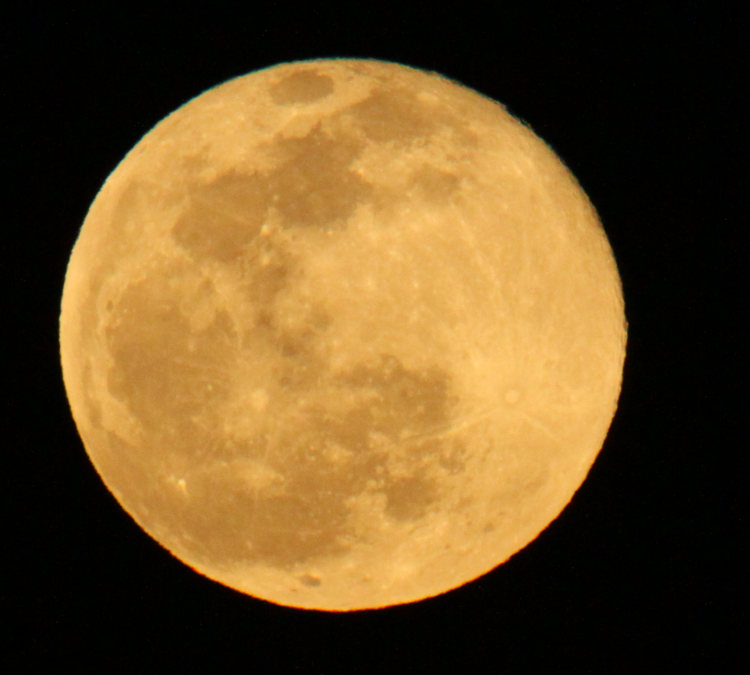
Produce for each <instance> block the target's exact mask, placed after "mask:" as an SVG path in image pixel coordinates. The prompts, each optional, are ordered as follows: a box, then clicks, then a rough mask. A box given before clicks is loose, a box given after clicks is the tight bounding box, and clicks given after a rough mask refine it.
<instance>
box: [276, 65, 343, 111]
mask: <svg viewBox="0 0 750 675" xmlns="http://www.w3.org/2000/svg"><path fill="white" fill-rule="evenodd" d="M270 92H271V98H272V99H273V102H274V103H277V104H279V105H286V104H289V103H312V102H313V101H318V100H319V99H321V98H325V97H326V96H328V95H329V94H332V93H333V80H332V79H331V78H330V77H328V75H323V74H322V73H318V72H316V71H315V70H303V71H300V72H296V73H292V74H291V75H287V76H286V77H285V78H284V79H282V80H280V81H279V82H276V83H275V84H273V85H271V87H270Z"/></svg>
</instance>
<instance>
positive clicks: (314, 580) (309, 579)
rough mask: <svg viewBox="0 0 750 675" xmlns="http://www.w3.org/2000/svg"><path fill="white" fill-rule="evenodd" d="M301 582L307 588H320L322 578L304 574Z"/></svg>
mask: <svg viewBox="0 0 750 675" xmlns="http://www.w3.org/2000/svg"><path fill="white" fill-rule="evenodd" d="M299 580H300V581H301V582H302V583H303V584H304V585H305V586H320V584H321V580H320V577H318V576H315V575H314V574H303V575H302V576H301V577H300V578H299Z"/></svg>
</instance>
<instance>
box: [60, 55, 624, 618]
mask: <svg viewBox="0 0 750 675" xmlns="http://www.w3.org/2000/svg"><path fill="white" fill-rule="evenodd" d="M625 341H626V328H625V318H624V310H623V300H622V293H621V287H620V280H619V277H618V273H617V268H616V265H615V261H614V259H613V256H612V252H611V250H610V247H609V244H608V242H607V238H606V236H605V234H604V232H603V230H602V228H601V226H600V224H599V221H598V219H597V216H596V213H595V211H594V209H593V208H592V206H591V204H590V203H589V201H588V199H587V198H586V196H585V194H584V193H583V192H582V190H581V188H580V187H579V186H578V184H577V183H576V181H575V179H574V178H573V176H572V175H571V174H570V173H569V171H568V170H567V169H566V168H565V166H563V164H562V163H561V162H560V160H559V159H558V158H557V157H556V156H555V154H554V153H553V152H552V151H551V150H550V148H549V147H548V146H547V145H545V143H544V142H543V141H541V140H540V139H539V138H538V137H537V136H535V135H534V134H533V133H532V132H531V131H530V130H529V129H528V128H527V127H526V126H524V125H523V124H521V123H520V122H518V121H517V120H516V119H514V118H513V117H511V116H510V115H509V114H508V113H507V112H506V111H505V109H504V108H503V107H502V106H500V105H499V104H498V103H496V102H494V101H491V100H489V99H487V98H485V97H483V96H481V95H480V94H478V93H476V92H475V91H472V90H470V89H467V88H465V87H462V86H460V85H458V84H456V83H455V82H452V81H449V80H447V79H445V78H443V77H441V76H439V75H436V74H434V73H427V72H422V71H419V70H415V69H412V68H407V67H405V66H400V65H396V64H393V63H385V62H379V61H367V60H335V59H334V60H320V61H307V62H299V63H288V64H282V65H279V66H275V67H273V68H268V69H266V70H262V71H259V72H255V73H252V74H250V75H247V76H245V77H240V78H237V79H235V80H231V81H229V82H226V83H224V84H222V85H220V86H218V87H216V88H214V89H211V90H210V91H207V92H205V93H204V94H202V95H201V96H199V97H197V98H195V99H193V100H192V101H190V102H189V103H187V104H185V105H184V106H182V107H181V108H180V109H179V110H177V111H176V112H174V113H173V114H171V115H170V116H169V117H167V118H166V119H164V120H163V121H161V122H160V123H159V124H157V125H156V127H154V129H153V130H152V131H150V132H149V133H148V134H146V136H144V138H143V139H142V140H141V141H140V142H139V143H138V144H137V145H136V146H135V147H134V148H133V150H132V151H131V152H130V153H129V154H128V155H127V156H126V157H125V159H124V160H123V161H122V162H121V163H120V165H119V166H118V167H117V169H116V170H115V171H114V172H113V173H112V175H111V176H110V177H109V178H108V179H107V181H106V183H105V184H104V186H103V187H102V189H101V191H100V193H99V195H98V196H97V198H96V200H95V201H94V203H93V205H92V206H91V209H90V211H89V213H88V216H87V218H86V221H85V223H84V225H83V228H82V229H81V233H80V236H79V238H78V241H77V242H76V245H75V248H74V249H73V253H72V256H71V259H70V264H69V267H68V271H67V276H66V279H65V289H64V293H63V299H62V314H61V317H60V343H61V354H62V365H63V374H64V379H65V386H66V388H67V392H68V397H69V400H70V404H71V408H72V411H73V416H74V418H75V420H76V423H77V426H78V429H79V431H80V434H81V437H82V439H83V442H84V444H85V446H86V450H87V452H88V454H89V456H90V457H91V460H92V461H93V463H94V465H95V466H96V469H97V471H98V472H99V474H100V475H101V477H102V479H103V480H104V482H105V483H106V484H107V486H108V488H109V489H110V490H111V491H112V493H113V494H114V495H115V497H116V498H117V500H118V501H119V502H120V504H121V505H122V506H123V507H124V508H125V510H126V511H127V512H128V513H129V514H130V515H131V516H132V517H133V518H134V519H135V520H136V521H137V522H138V523H139V524H140V525H141V527H143V529H144V530H146V532H148V533H149V534H150V535H151V536H152V537H154V538H155V539H156V540H157V541H159V542H160V543H161V544H162V545H164V546H165V547H166V548H167V549H169V550H170V551H171V552H172V553H173V554H174V555H175V556H177V557H178V558H179V559H181V560H182V561H184V562H185V563H187V564H188V565H190V566H191V567H193V568H195V569H196V570H198V571H199V572H201V573H203V574H205V575H207V576H208V577H210V578H212V579H215V580H217V581H220V582H222V583H224V584H226V585H228V586H231V587H233V588H235V589H238V590H240V591H243V592H245V593H249V594H251V595H253V596H256V597H259V598H263V599H266V600H270V601H272V602H276V603H281V604H285V605H294V606H298V607H307V608H318V609H330V610H348V609H359V608H368V607H381V606H385V605H391V604H396V603H404V602H410V601H414V600H418V599H421V598H425V597H428V596H432V595H436V594H438V593H442V592H444V591H447V590H449V589H451V588H455V587H456V586H459V585H461V584H463V583H465V582H467V581H469V580H471V579H474V578H476V577H477V576H479V575H481V574H483V573H485V572H487V571H488V570H490V569H492V568H493V567H495V566H496V565H498V564H499V563H501V562H503V561H504V560H506V559H507V558H508V557H509V556H511V555H512V554H513V553H515V552H516V551H518V550H519V549H521V548H522V547H523V546H525V545H526V544H528V543H529V542H530V541H532V540H533V539H534V538H535V537H536V536H537V535H538V534H539V532H540V531H541V530H543V529H544V528H545V527H546V526H547V525H548V524H549V523H550V522H551V521H552V520H553V519H554V518H555V517H556V516H557V515H558V514H559V513H560V511H561V510H562V509H563V508H564V507H565V505H566V504H567V503H568V502H569V501H570V499H571V497H572V495H573V493H574V492H575V491H576V489H577V488H578V486H579V485H580V484H581V482H582V481H583V480H584V478H585V476H586V473H587V472H588V470H589V468H590V467H591V464H592V463H593V461H594V459H595V457H596V455H597V452H598V451H599V449H600V447H601V445H602V442H603V439H604V437H605V435H606V433H607V429H608V427H609V424H610V421H611V419H612V415H613V413H614V411H615V408H616V403H617V398H618V394H619V389H620V379H621V373H622V365H623V359H624V354H625Z"/></svg>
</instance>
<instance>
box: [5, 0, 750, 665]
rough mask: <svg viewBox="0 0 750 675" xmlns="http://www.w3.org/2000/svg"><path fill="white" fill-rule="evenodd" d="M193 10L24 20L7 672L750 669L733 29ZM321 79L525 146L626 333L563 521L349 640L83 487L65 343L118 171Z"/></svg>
mask: <svg viewBox="0 0 750 675" xmlns="http://www.w3.org/2000/svg"><path fill="white" fill-rule="evenodd" d="M15 4H16V5H17V6H19V7H20V6H21V3H15ZM60 4H61V5H62V4H63V3H60ZM102 4H105V3H102ZM106 4H109V3H106ZM188 4H189V3H179V4H178V3H174V4H173V5H172V6H171V7H169V8H167V7H165V6H160V7H159V8H154V7H151V8H148V9H138V8H137V7H135V6H134V5H131V4H130V3H112V5H114V6H108V7H106V9H100V10H83V9H75V8H73V9H71V8H68V7H61V8H60V9H57V10H50V9H49V8H48V7H46V6H45V5H43V4H41V3H33V2H31V3H23V7H24V9H17V10H14V11H15V13H13V12H11V13H10V14H6V15H5V16H4V17H3V23H2V25H3V27H2V29H1V30H2V52H3V63H4V64H5V66H4V70H5V72H4V73H3V88H2V104H3V110H4V112H5V113H6V114H10V117H11V121H10V123H6V125H5V127H4V141H3V148H4V150H3V153H2V159H1V161H2V165H3V168H4V171H3V173H4V175H5V177H6V179H5V181H4V183H5V185H6V186H9V187H10V188H11V189H10V193H9V195H8V196H7V197H6V198H5V199H4V200H3V201H4V208H5V210H6V211H5V212H6V220H5V223H4V227H3V230H4V232H5V233H7V232H9V233H10V236H3V237H2V239H1V240H2V246H3V249H4V250H3V254H2V257H1V258H0V259H1V260H2V272H3V276H5V277H7V278H6V280H5V284H4V288H5V289H6V292H5V293H4V297H3V307H4V311H3V316H4V319H7V321H5V320H4V321H3V333H4V334H5V337H6V338H9V339H10V340H11V342H12V343H13V344H14V347H13V348H10V349H7V350H5V359H4V361H5V365H6V366H7V367H8V372H9V375H8V377H7V378H6V398H5V399H4V401H5V405H4V409H5V411H6V413H7V414H8V420H7V422H6V429H8V430H9V432H8V433H6V435H5V438H6V443H3V445H4V453H3V454H4V457H5V458H6V461H7V460H9V461H8V463H6V464H5V465H4V471H3V477H2V481H3V490H2V493H3V496H4V498H5V500H7V503H6V506H5V508H4V513H3V524H4V526H5V529H6V535H5V536H4V537H3V539H2V541H3V544H4V547H3V548H4V555H3V556H2V557H3V558H4V559H6V560H7V561H8V562H9V563H10V564H11V569H10V572H8V573H6V574H4V575H3V580H4V590H3V597H2V598H0V602H2V607H3V610H4V614H5V615H6V617H8V618H10V619H11V624H12V628H11V630H10V632H8V631H7V628H6V632H5V634H4V636H3V643H2V659H3V661H5V662H6V664H7V665H6V666H5V669H6V672H8V669H9V670H10V671H11V672H15V671H27V670H31V669H32V666H33V665H34V664H37V665H38V664H40V663H42V662H48V663H52V664H55V665H56V667H59V668H62V667H63V666H67V667H73V668H76V669H77V671H80V670H82V669H86V670H88V669H91V668H93V669H95V670H96V671H97V672H108V671H112V670H114V671H115V672H173V671H174V672H177V671H187V672H253V673H256V672H257V673H264V672H273V673H284V672H290V671H291V672H299V673H307V672H311V673H329V672H338V671H343V672H382V673H391V672H441V671H444V672H456V673H459V672H497V673H513V672H540V671H541V670H542V669H545V670H548V671H551V672H565V671H566V670H568V669H570V668H573V669H575V671H576V672H581V673H602V672H631V671H633V670H635V669H639V670H640V671H645V672H655V671H656V669H657V668H660V669H663V670H664V671H665V672H672V671H673V669H675V670H676V669H677V668H682V667H683V666H689V667H690V668H691V670H692V672H711V673H721V672H735V671H742V670H744V668H743V667H742V662H741V661H735V660H734V659H735V658H736V657H737V656H738V654H739V651H738V640H739V636H740V632H739V630H740V625H741V621H742V620H743V619H745V618H746V610H745V607H746V604H745V597H744V593H745V590H746V589H745V581H744V580H745V578H746V574H745V572H744V571H742V572H741V566H740V563H739V539H740V530H741V526H742V525H743V520H742V514H741V512H740V509H741V496H742V497H744V494H743V493H744V489H745V487H744V480H743V479H742V471H743V470H742V468H741V465H740V463H739V459H740V458H741V456H742V455H743V454H745V453H744V452H742V451H743V450H744V449H745V448H744V447H743V445H742V442H743V437H742V436H738V435H737V434H738V427H739V424H738V422H736V421H735V420H738V419H741V417H738V416H737V415H739V410H738V409H739V406H737V404H738V403H739V402H741V401H742V399H741V397H742V396H743V395H744V392H743V391H741V390H740V366H739V363H738V360H737V359H738V356H739V346H740V333H739V318H738V317H740V316H741V315H742V314H743V313H744V314H746V313H747V312H746V310H747V303H746V301H745V298H744V293H742V292H741V289H740V287H739V265H740V262H741V261H742V262H744V260H745V253H744V246H745V244H746V243H747V212H744V213H743V218H742V228H740V222H739V219H737V218H735V213H739V211H740V208H739V204H740V180H739V176H740V175H742V177H743V179H746V177H747V166H746V164H744V165H741V164H740V153H741V151H740V140H739V139H741V138H743V137H744V136H746V135H747V134H746V133H745V132H746V128H747V125H746V122H744V120H743V123H744V124H743V126H744V129H741V127H740V122H739V118H740V116H743V117H744V116H745V115H746V112H745V109H742V108H740V105H739V92H740V91H741V90H743V89H745V88H746V87H745V84H746V83H745V84H743V83H742V82H741V80H740V76H739V75H740V69H739V63H740V57H741V54H740V38H739V35H738V32H736V31H735V26H737V24H738V19H737V17H735V16H732V15H731V14H730V13H726V14H724V15H721V14H720V13H718V12H717V11H714V10H713V9H712V5H713V4H719V3H698V2H674V3H662V2H650V3H639V2H629V3H622V6H619V5H618V3H615V2H597V3H557V4H556V6H553V7H548V6H543V5H531V4H523V3H504V2H492V3H484V2H483V3H471V2H464V3H450V2H447V3H443V4H440V3H437V2H430V3H427V2H409V1H408V0H404V2H403V3H401V4H402V6H400V7H399V6H398V5H391V6H389V5H388V4H386V3H366V2H365V3H352V4H351V5H350V6H349V8H347V7H346V6H345V5H326V4H320V3H307V4H306V5H305V7H304V8H299V7H295V6H294V5H293V4H292V3H275V2H266V3H262V4H261V3H257V4H256V3H245V6H246V9H244V10H243V11H238V12H235V13H232V12H222V11H221V10H220V9H219V8H218V6H217V5H216V4H215V3H202V4H201V5H200V9H189V8H188ZM519 4H521V5H522V6H521V7H519V6H518V5H519ZM358 5H361V6H358ZM369 5H371V7H369V8H368V6H369ZM488 7H489V8H488ZM480 8H481V9H480ZM324 56H359V57H373V58H381V59H386V60H392V61H397V62H401V63H404V64H407V65H412V66H416V67H420V68H424V69H427V70H435V71H438V72H440V73H442V74H444V75H447V76H449V77H451V78H454V79H456V80H458V81H460V82H462V83H464V84H466V85H469V86H471V87H473V88H475V89H477V90H479V91H480V92H482V93H484V94H487V95H488V96H490V97H493V98H495V99H497V100H500V101H501V102H503V103H504V104H506V105H507V106H508V108H509V109H510V111H511V112H512V113H514V114H516V115H518V116H520V117H521V118H523V119H524V120H526V121H527V122H528V123H529V124H530V125H531V126H532V127H533V128H534V130H535V131H536V132H537V133H538V134H539V135H540V136H542V137H543V138H544V139H545V140H547V141H548V142H549V143H550V145H551V146H552V147H553V148H554V149H555V150H556V151H557V152H558V154H559V155H560V156H561V157H562V158H563V159H564V161H565V162H566V163H567V164H568V165H569V167H570V168H571V170H572V171H573V173H574V174H575V175H576V176H577V178H578V179H579V181H580V182H581V184H582V186H583V188H584V189H585V190H586V192H587V193H588V195H589V197H590V198H591V200H592V202H593V203H594V204H595V206H596V207H597V209H598V211H599V213H600V216H601V219H602V221H603V223H604V226H605V229H606V231H607V233H608V235H609V238H610V242H611V244H612V247H613V249H614V252H615V255H616V257H617V262H618V265H619V268H620V273H621V276H622V280H623V286H624V293H625V301H626V311H627V316H628V320H629V324H630V331H629V343H628V356H627V362H626V365H625V373H624V382H623V391H622V396H621V400H620V407H619V410H618V413H617V416H616V418H615V420H614V423H613V425H612V428H611V431H610V434H609V437H608V438H607V441H606V444H605V446H604V449H603V451H602V453H601V455H600V456H599V459H598V460H597V462H596V464H595V466H594V467H593V469H592V471H591V473H590V475H589V478H588V480H587V481H586V482H585V484H584V485H583V486H582V488H581V489H580V490H579V492H578V493H577V494H576V496H575V498H574V499H573V501H572V503H571V504H570V505H569V506H568V508H567V509H566V510H565V511H564V513H563V514H562V515H561V516H560V517H559V518H558V519H557V520H556V521H555V522H554V523H553V524H552V525H551V526H550V527H549V528H548V529H547V530H546V531H545V532H544V533H543V534H542V535H541V536H540V537H539V538H538V539H537V540H536V541H535V542H533V543H532V544H531V545H529V546H528V547H527V548H526V549H525V550H523V551H522V552H520V553H519V554H517V555H516V556H515V557H514V558H512V559H511V560H510V561H509V562H508V563H507V564H505V565H503V566H501V567H500V568H498V569H496V570H495V571H493V572H492V573H490V574H488V575H486V576H485V577H483V578H481V579H480V580H478V581H476V582H475V583H472V584H470V585H468V586H465V587H463V588H461V589H458V590H455V591H453V592H451V593H449V594H447V595H444V596H441V597H437V598H433V599H430V600H427V601H424V602H422V603H418V604H414V605H408V606H401V607H396V608H391V609H387V610H380V611H369V612H358V613H354V614H326V613H318V612H305V611H300V610H294V609H289V608H283V607H279V606H275V605H271V604H268V603H265V602H262V601H259V600H255V599H252V598H250V597H247V596H243V595H241V594H238V593H235V592H233V591H231V590H229V589H227V588H224V587H223V586H221V585H219V584H217V583H214V582H211V581H209V580H207V579H205V578H203V577H201V576H199V575H197V574H195V573H194V572H192V571H191V570H189V569H188V568H187V567H185V566H184V565H182V564H181V563H179V562H178V561H176V560H175V559H173V558H172V557H171V556H170V555H169V554H168V553H167V552H166V551H164V550H163V549H162V548H161V547H160V546H159V545H157V544H156V543H155V542H153V541H152V540H151V539H150V538H148V537H147V536H146V535H144V534H143V533H142V532H141V530H140V529H139V528H138V526H137V525H136V524H135V523H134V522H133V521H131V520H130V518H129V517H128V516H127V515H126V514H125V513H124V512H123V511H122V510H121V508H120V507H119V506H118V504H117V503H116V502H115V501H114V499H113V498H112V497H111V496H110V495H109V493H108V492H107V490H106V488H105V487H104V486H103V484H102V483H101V481H100V480H99V479H98V477H97V476H96V473H95V472H94V470H93V468H92V466H91V465H90V464H89V462H88V459H87V457H86V455H85V452H84V450H83V447H82V444H81V442H80V440H79V438H78V435H77V432H76V429H75V426H74V424H73V420H72V418H71V416H70V412H69V409H68V405H67V401H66V398H65V392H64V389H63V385H62V379H61V373H60V367H59V356H58V343H57V319H58V314H59V302H60V296H61V291H62V283H63V278H64V273H65V267H66V264H67V259H68V256H69V254H70V250H71V248H72V246H73V244H74V241H75V238H76V236H77V232H78V229H79V227H80V225H81V223H82V221H83V219H84V217H85V215H86V211H87V209H88V206H89V205H90V203H91V202H92V200H93V198H94V197H95V195H96V193H97V191H98V189H99V187H100V186H101V184H102V182H103V180H104V179H105V178H106V176H107V175H108V174H109V173H110V172H111V171H112V170H113V169H114V167H115V166H116V164H117V163H118V162H119V161H120V159H121V158H122V157H123V155H124V154H125V153H126V152H127V151H128V150H129V149H130V148H131V147H132V146H133V145H134V144H135V143H136V142H137V141H138V140H139V139H140V137H141V136H142V135H143V134H144V133H145V132H147V131H148V130H149V129H150V128H151V127H152V126H153V125H154V124H155V123H156V122H157V121H158V120H160V119H161V118H162V117H164V116H165V115H166V114H167V113H169V112H171V111H172V110H174V109H175V108H177V107H178V106H179V105H181V104H182V103H184V102H185V101H186V100H188V99H189V98H192V97H193V96H195V95H197V94H198V93H200V92H202V91H204V90H205V89H207V88H210V87H211V86H213V85H215V84H218V83H219V82H222V81H224V80H226V79H228V78H230V77H234V76H237V75H241V74H244V73H247V72H249V71H252V70H255V69H258V68H262V67H266V66H269V65H272V64H275V63H278V62H281V61H290V60H296V59H303V58H313V57H324ZM740 172H742V174H740ZM8 211H9V212H10V217H9V218H8ZM744 442H745V443H746V434H744ZM744 665H745V667H746V666H747V664H746V663H745V664H744Z"/></svg>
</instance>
